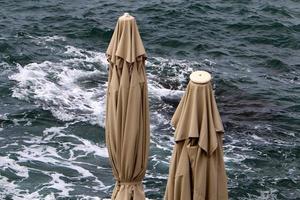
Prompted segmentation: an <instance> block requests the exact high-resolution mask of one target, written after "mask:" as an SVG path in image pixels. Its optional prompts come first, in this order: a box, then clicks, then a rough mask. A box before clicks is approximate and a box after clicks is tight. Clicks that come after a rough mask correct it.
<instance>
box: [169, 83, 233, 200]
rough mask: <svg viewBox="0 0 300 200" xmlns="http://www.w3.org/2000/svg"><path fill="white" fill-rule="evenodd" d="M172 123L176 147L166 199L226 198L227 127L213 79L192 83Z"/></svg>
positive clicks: (220, 199) (207, 199) (171, 163)
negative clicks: (224, 148)
mask: <svg viewBox="0 0 300 200" xmlns="http://www.w3.org/2000/svg"><path fill="white" fill-rule="evenodd" d="M172 124H173V126H174V127H175V146H174V149H173V153H172V158H171V161H170V169H169V178H168V182H167V187H166V192H165V197H164V199H165V200H227V199H228V192H227V175H226V171H225V164H224V158H223V156H224V155H223V141H222V136H223V133H224V128H223V125H222V121H221V117H220V114H219V111H218V108H217V104H216V101H215V97H214V94H213V91H212V86H211V83H210V82H209V83H206V84H197V83H194V82H192V81H190V82H189V84H188V86H187V89H186V92H185V94H184V96H183V97H182V99H181V101H180V103H179V105H178V107H177V109H176V111H175V113H174V115H173V117H172Z"/></svg>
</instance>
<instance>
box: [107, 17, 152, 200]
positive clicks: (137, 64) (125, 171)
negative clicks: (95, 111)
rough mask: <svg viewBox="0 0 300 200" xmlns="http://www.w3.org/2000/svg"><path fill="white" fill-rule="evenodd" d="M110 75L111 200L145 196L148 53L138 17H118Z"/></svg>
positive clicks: (109, 51)
mask: <svg viewBox="0 0 300 200" xmlns="http://www.w3.org/2000/svg"><path fill="white" fill-rule="evenodd" d="M106 54H107V58H108V62H109V77H108V88H107V99H106V120H105V137H106V145H107V148H108V153H109V158H110V163H111V166H112V171H113V175H114V177H115V180H116V185H115V188H114V190H113V194H112V197H111V199H114V200H142V199H145V194H144V190H143V184H142V180H143V178H144V176H145V172H146V167H147V160H148V151H149V140H150V139H149V135H150V128H149V111H148V110H149V108H148V107H149V105H148V89H147V79H146V73H145V60H146V52H145V49H144V46H143V43H142V40H141V37H140V34H139V31H138V27H137V24H136V20H135V18H134V17H132V16H130V15H129V14H127V13H126V14H124V15H123V16H121V17H119V19H118V22H117V25H116V27H115V30H114V33H113V36H112V38H111V41H110V43H109V46H108V49H107V51H106Z"/></svg>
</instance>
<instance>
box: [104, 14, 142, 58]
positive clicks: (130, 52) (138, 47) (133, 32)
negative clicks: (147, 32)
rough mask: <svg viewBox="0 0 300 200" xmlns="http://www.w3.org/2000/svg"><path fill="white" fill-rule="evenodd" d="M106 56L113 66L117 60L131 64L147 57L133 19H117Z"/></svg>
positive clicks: (130, 17) (122, 17)
mask: <svg viewBox="0 0 300 200" xmlns="http://www.w3.org/2000/svg"><path fill="white" fill-rule="evenodd" d="M106 55H107V57H108V61H109V62H111V63H114V64H116V63H117V60H118V58H121V59H123V60H125V61H126V62H128V63H133V62H135V61H136V59H137V58H138V57H140V56H142V57H144V58H146V57H147V55H146V51H145V48H144V45H143V42H142V39H141V36H140V33H139V30H138V26H137V23H136V20H135V18H134V17H132V16H129V17H124V16H121V17H119V19H118V22H117V24H116V27H115V30H114V33H113V35H112V38H111V41H110V43H109V45H108V48H107V50H106Z"/></svg>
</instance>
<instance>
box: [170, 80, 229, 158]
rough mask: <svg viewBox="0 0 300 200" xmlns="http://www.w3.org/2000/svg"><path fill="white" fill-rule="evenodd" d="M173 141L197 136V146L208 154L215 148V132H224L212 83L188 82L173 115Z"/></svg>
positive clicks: (216, 144)
mask: <svg viewBox="0 0 300 200" xmlns="http://www.w3.org/2000/svg"><path fill="white" fill-rule="evenodd" d="M171 122H172V125H173V126H174V127H175V129H176V130H175V141H181V140H186V139H188V138H199V146H200V147H201V148H202V149H203V150H204V151H205V152H206V153H208V154H209V155H211V154H212V153H213V152H214V151H215V150H216V148H217V146H218V142H217V135H216V134H217V133H224V128H223V125H222V121H221V117H220V114H219V111H218V108H217V104H216V101H215V97H214V95H213V90H212V85H211V83H210V82H208V83H206V84H197V83H194V82H192V81H190V82H189V84H188V86H187V89H186V92H185V94H184V96H183V97H182V99H181V101H180V103H179V105H178V107H177V109H176V111H175V113H174V115H173V117H172V120H171Z"/></svg>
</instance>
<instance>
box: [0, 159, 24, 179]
mask: <svg viewBox="0 0 300 200" xmlns="http://www.w3.org/2000/svg"><path fill="white" fill-rule="evenodd" d="M0 168H1V169H2V170H6V169H9V170H12V171H14V174H16V175H17V176H20V177H23V178H28V176H29V175H28V169H27V168H26V167H24V166H22V165H19V164H18V162H17V161H15V160H13V159H10V158H8V157H0Z"/></svg>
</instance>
